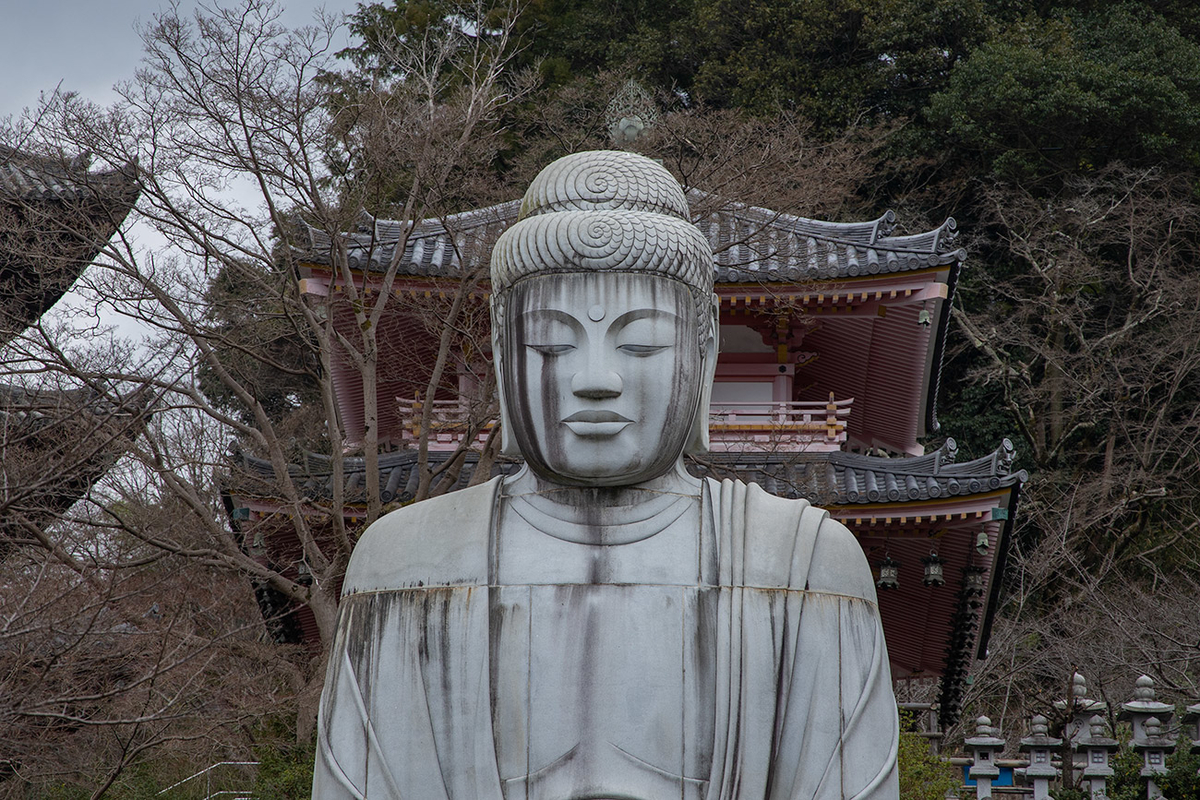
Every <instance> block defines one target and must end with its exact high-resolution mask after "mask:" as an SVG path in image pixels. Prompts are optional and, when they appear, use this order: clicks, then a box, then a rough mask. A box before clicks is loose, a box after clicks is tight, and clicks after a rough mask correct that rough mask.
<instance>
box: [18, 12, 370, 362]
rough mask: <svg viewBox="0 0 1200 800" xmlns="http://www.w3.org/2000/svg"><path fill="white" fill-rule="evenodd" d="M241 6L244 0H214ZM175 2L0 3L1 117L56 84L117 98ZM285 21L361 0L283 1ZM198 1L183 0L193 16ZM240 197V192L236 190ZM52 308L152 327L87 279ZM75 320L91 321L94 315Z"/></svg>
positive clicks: (102, 100) (133, 327) (138, 233)
mask: <svg viewBox="0 0 1200 800" xmlns="http://www.w3.org/2000/svg"><path fill="white" fill-rule="evenodd" d="M212 1H215V2H218V3H221V4H235V3H239V2H240V0H210V2H212ZM167 2H168V0H0V119H3V118H4V117H8V116H12V117H14V118H15V117H17V116H19V115H20V114H21V111H22V109H24V108H30V109H32V108H35V107H36V106H37V103H38V96H39V94H40V93H43V92H44V93H46V94H50V93H51V92H53V91H54V89H55V87H56V86H59V85H60V84H61V88H62V90H63V91H66V92H78V93H79V94H80V95H81V96H83V97H84V98H86V99H88V100H92V101H94V102H96V103H99V104H101V105H107V104H109V103H112V102H113V101H115V100H116V95H115V93H114V92H113V90H112V87H113V85H114V84H116V83H119V82H121V81H126V80H130V79H132V78H133V74H134V71H135V70H136V69H137V67H138V64H139V62H140V61H141V58H142V42H141V39H140V38H139V36H138V34H137V32H136V31H135V30H134V26H135V24H136V23H138V22H141V23H148V22H150V21H151V20H152V18H153V16H154V14H155V13H157V12H158V11H159V10H160V9H161V8H163V7H164V6H166V5H167ZM279 5H280V7H281V8H282V10H283V14H282V16H281V17H280V22H281V23H283V24H285V25H287V26H289V27H297V26H300V25H306V24H309V23H311V22H312V21H313V13H314V11H315V10H316V9H318V8H324V9H326V10H327V11H328V12H330V13H349V12H352V11H354V9H355V7H356V3H355V0H281V1H280V3H279ZM196 7H197V2H196V0H180V8H181V9H183V10H185V11H186V12H187V13H190V12H191V10H194V9H195V8H196ZM235 194H236V193H235ZM131 233H132V234H133V236H134V237H135V238H136V239H137V240H138V241H141V242H143V243H146V244H150V245H151V246H153V245H152V243H153V242H155V241H156V236H155V234H154V233H153V232H152V231H149V230H148V229H146V228H145V227H144V225H143V224H141V223H133V224H132V230H131ZM97 269H99V268H98V267H95V266H93V267H90V268H89V270H88V272H87V273H85V277H84V279H82V280H81V281H80V282H79V283H77V284H76V286H75V288H74V289H73V290H72V291H71V292H69V293H68V294H67V295H65V296H64V297H63V299H62V300H60V301H59V302H58V303H57V304H56V306H55V308H54V309H53V310H52V311H51V312H50V314H51V315H55V316H63V317H65V316H68V315H70V316H72V317H74V315H76V314H78V313H80V311H84V312H86V313H87V314H88V315H90V316H91V317H94V318H96V319H98V320H99V321H100V322H101V323H103V324H106V325H109V324H111V325H115V326H116V329H117V332H118V333H119V334H120V335H122V336H126V337H129V338H132V339H140V338H142V336H144V335H146V334H147V333H148V330H147V329H145V328H143V327H142V326H140V325H139V324H138V323H137V322H136V321H133V320H130V319H128V318H126V317H124V316H122V315H120V314H117V313H115V312H113V311H112V309H111V308H107V307H106V306H105V304H104V303H102V302H100V301H98V300H97V297H96V295H95V294H93V293H91V292H89V290H88V288H87V283H88V280H87V276H88V275H91V274H93V273H95V271H96V270H97ZM76 324H78V325H80V326H87V325H89V324H90V323H89V321H88V319H80V320H79V321H78V322H77V323H76Z"/></svg>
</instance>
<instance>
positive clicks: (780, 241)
mask: <svg viewBox="0 0 1200 800" xmlns="http://www.w3.org/2000/svg"><path fill="white" fill-rule="evenodd" d="M688 195H689V198H688V199H689V202H691V205H692V208H693V209H703V208H706V207H709V206H713V205H716V204H715V203H714V198H713V197H712V196H711V195H708V194H706V193H704V192H700V191H698V190H694V189H693V190H691V191H690V192H689V193H688ZM520 204H521V201H519V200H511V201H509V202H506V203H500V204H497V205H493V206H488V207H486V208H480V209H474V210H472V211H465V212H462V213H459V214H451V215H449V216H447V217H444V218H441V219H425V220H421V221H420V222H418V223H416V225H415V226H413V228H412V231H411V232H410V233H409V235H408V239H407V241H406V243H405V248H404V254H403V258H402V260H401V266H400V269H399V274H401V275H407V276H414V277H430V278H447V277H457V275H458V274H459V273H460V270H461V265H460V260H461V259H462V258H463V257H466V258H468V260H475V259H486V258H487V256H488V254H489V253H490V249H491V245H492V243H493V242H494V241H495V240H496V237H497V236H499V234H500V233H501V232H502V231H503V230H504V229H505V228H507V227H508V226H509V225H511V224H512V223H514V222H515V221H516V219H517V213H518V211H519V210H520ZM895 220H896V215H895V214H894V213H893V212H891V211H888V212H887V213H885V214H884V215H883V216H881V217H879V218H878V219H874V220H869V221H867V222H850V223H845V222H825V221H822V220H814V219H808V218H805V217H798V216H793V215H790V214H782V213H779V212H775V211H771V210H768V209H765V208H758V207H755V206H747V205H742V204H736V203H724V204H720V206H719V207H718V208H716V210H714V211H712V212H709V213H705V212H704V211H700V212H699V213H696V212H693V222H694V223H695V224H696V226H697V227H698V228H699V229H700V230H701V232H703V233H704V235H705V236H707V237H708V240H709V242H710V244H712V247H713V251H714V253H715V255H716V262H717V264H716V266H717V270H716V280H717V282H718V283H748V282H759V281H767V282H789V283H795V282H801V281H812V280H837V279H843V278H852V277H861V276H870V275H886V274H891V273H898V272H909V271H913V270H918V269H925V268H928V267H935V266H944V265H949V264H954V263H958V262H961V261H963V260H964V259H965V258H966V253H965V251H963V250H961V249H956V248H954V247H953V242H954V238H955V235H956V227H957V226H956V224H955V222H954V220H953V219H948V220H946V221H945V222H944V223H943V224H942V225H941V226H939V227H937V228H935V229H933V230H931V231H926V232H923V233H918V234H915V235H911V236H891V235H890V234H891V232H892V230H893V228H894V227H895ZM405 227H406V226H405V224H404V223H401V222H396V221H394V220H382V219H375V218H374V217H371V216H370V215H366V214H364V216H363V217H362V219H361V221H360V224H359V226H358V229H357V230H356V231H353V232H348V233H345V234H342V236H341V240H340V245H341V246H343V247H345V248H346V254H347V260H348V263H349V265H350V267H351V268H353V269H357V270H363V271H382V270H383V269H384V268H385V267H386V266H387V265H388V264H389V263H391V260H392V258H393V257H394V255H395V252H396V247H397V244H398V243H399V241H400V239H401V237H402V234H403V231H404V229H405ZM304 229H305V230H306V231H307V232H308V237H309V246H308V248H307V249H306V250H305V251H303V252H302V253H301V254H300V255H301V258H303V259H305V260H307V261H310V262H312V263H316V264H328V263H330V251H331V249H332V248H333V247H334V244H335V242H334V239H333V238H332V237H331V236H330V235H329V234H328V233H326V232H324V231H321V230H318V229H316V228H313V227H312V226H309V225H307V224H305V225H304Z"/></svg>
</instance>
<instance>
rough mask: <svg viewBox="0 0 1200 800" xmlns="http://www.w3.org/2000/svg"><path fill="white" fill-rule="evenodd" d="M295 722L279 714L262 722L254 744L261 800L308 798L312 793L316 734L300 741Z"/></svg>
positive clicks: (257, 782) (257, 794) (257, 781)
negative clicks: (297, 739) (302, 741)
mask: <svg viewBox="0 0 1200 800" xmlns="http://www.w3.org/2000/svg"><path fill="white" fill-rule="evenodd" d="M293 723H294V720H292V721H290V722H289V721H285V720H283V719H282V718H276V719H273V720H270V721H268V722H266V723H264V724H263V725H262V726H261V730H260V733H259V739H258V742H257V744H255V746H254V755H255V758H257V759H258V761H259V765H258V777H257V779H256V780H255V783H254V796H255V797H256V798H258V799H259V800H308V798H309V797H311V795H312V781H313V764H314V762H315V759H316V752H317V748H316V742H315V737H314V740H313V741H309V742H306V743H298V742H297V741H296V732H295V725H294V724H293Z"/></svg>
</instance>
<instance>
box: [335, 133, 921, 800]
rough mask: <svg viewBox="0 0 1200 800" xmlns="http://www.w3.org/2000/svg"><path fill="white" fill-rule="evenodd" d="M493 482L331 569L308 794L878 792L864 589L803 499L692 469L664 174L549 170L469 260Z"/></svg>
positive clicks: (679, 289) (496, 797)
mask: <svg viewBox="0 0 1200 800" xmlns="http://www.w3.org/2000/svg"><path fill="white" fill-rule="evenodd" d="M492 290H493V294H492V314H493V337H494V355H495V360H496V366H497V369H498V371H499V378H500V380H499V384H500V387H501V410H502V425H503V428H502V432H503V436H504V449H505V451H506V452H508V453H510V454H514V455H516V454H519V455H520V456H523V457H524V460H525V466H524V467H523V469H522V470H521V471H520V472H519V473H517V474H516V475H514V476H511V477H508V478H496V479H493V480H492V481H490V482H488V483H485V484H481V485H479V486H476V487H473V488H469V489H464V490H462V491H459V492H455V493H453V494H450V495H446V496H443V497H439V498H436V499H431V500H426V501H424V502H421V503H416V504H414V505H411V506H408V507H406V508H403V509H400V510H398V511H394V512H392V513H390V514H388V515H386V516H385V517H383V518H381V519H380V520H379V521H378V522H376V523H375V524H374V525H372V526H371V528H370V529H369V530H368V531H367V532H366V533H365V534H364V535H363V538H362V539H361V541H360V542H359V543H358V546H357V548H356V550H355V552H354V556H353V559H352V560H351V563H350V566H349V569H348V571H347V575H346V580H345V588H344V591H343V598H342V603H341V610H340V620H339V629H338V634H337V638H336V641H335V643H334V646H333V650H332V654H331V656H330V663H329V672H328V678H327V681H326V685H325V692H324V695H323V696H322V701H321V714H320V721H319V725H318V730H319V745H318V754H317V766H316V776H315V780H314V789H313V796H314V797H315V798H320V800H332V798H372V800H384V798H388V799H389V800H401V799H403V800H450V799H454V800H485V799H486V800H517V799H518V798H519V799H520V800H667V798H670V799H671V800H766V799H767V798H770V799H771V800H785V799H788V800H791V799H793V798H805V799H807V798H830V799H832V798H839V799H841V800H844V799H848V798H868V797H869V798H895V797H897V796H898V786H897V775H896V750H897V736H898V726H897V715H896V704H895V700H894V697H893V695H892V689H891V678H890V674H889V669H888V659H887V651H886V648H885V646H884V641H883V631H882V629H881V627H880V621H879V611H878V607H877V605H876V599H875V590H874V584H873V582H872V578H871V573H870V570H869V568H868V566H867V563H866V559H865V557H864V555H863V553H862V550H861V549H860V548H859V546H858V544H857V542H856V541H855V540H854V538H853V536H852V535H851V534H850V533H849V532H848V531H847V530H846V528H845V527H843V526H842V525H841V524H840V523H838V522H836V521H834V520H831V519H830V518H829V516H828V514H827V513H826V512H824V511H821V510H819V509H816V508H813V507H812V506H810V505H809V504H808V503H807V502H805V501H803V500H786V499H781V498H777V497H773V496H771V495H768V494H766V493H765V492H764V491H763V490H762V489H760V488H759V487H758V486H757V485H754V484H750V485H746V484H744V483H741V482H738V481H724V482H717V481H714V480H711V479H705V480H700V479H697V478H694V477H692V476H690V475H689V474H688V473H687V472H686V471H685V470H684V468H683V460H682V459H683V455H684V454H685V453H689V452H691V453H699V452H703V451H704V450H705V449H706V448H707V443H708V428H707V419H708V414H707V411H708V399H709V392H710V390H711V386H712V380H713V374H714V370H715V360H716V353H717V317H716V304H715V302H714V301H715V298H714V295H713V256H712V251H711V249H710V246H709V244H708V242H707V240H706V239H705V238H704V237H703V236H702V235H701V234H700V233H699V231H698V230H697V229H696V228H695V227H694V226H693V225H691V224H690V223H689V222H688V209H687V202H686V199H685V197H684V194H683V192H682V190H681V189H680V187H679V184H678V183H677V182H676V181H675V180H674V178H673V177H672V176H671V175H670V173H668V172H667V171H666V170H665V169H664V168H663V167H661V166H660V165H658V164H656V163H655V162H653V161H650V160H648V159H646V158H643V157H641V156H637V155H633V154H629V153H621V152H590V153H579V154H576V155H572V156H567V157H566V158H563V159H560V160H558V161H556V162H554V163H553V164H551V165H550V166H548V167H546V169H544V170H543V171H542V172H541V174H539V175H538V177H537V178H536V179H535V180H534V182H533V183H532V185H531V186H530V187H529V190H528V192H527V193H526V195H525V198H524V201H523V204H522V208H521V214H520V220H519V221H518V222H517V223H516V224H515V225H513V226H512V227H511V228H510V229H509V230H508V231H506V232H505V233H504V235H503V236H501V238H500V240H499V241H498V242H497V244H496V247H495V250H494V251H493V255H492Z"/></svg>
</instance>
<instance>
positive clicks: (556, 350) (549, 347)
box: [525, 344, 575, 356]
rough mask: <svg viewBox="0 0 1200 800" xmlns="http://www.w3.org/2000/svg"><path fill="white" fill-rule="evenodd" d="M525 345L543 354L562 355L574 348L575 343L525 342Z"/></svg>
mask: <svg viewBox="0 0 1200 800" xmlns="http://www.w3.org/2000/svg"><path fill="white" fill-rule="evenodd" d="M525 346H526V347H528V348H529V349H530V350H533V351H535V352H538V353H541V354H542V355H544V356H557V355H562V354H563V353H569V352H571V351H572V350H574V349H575V345H573V344H527V345H525Z"/></svg>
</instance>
